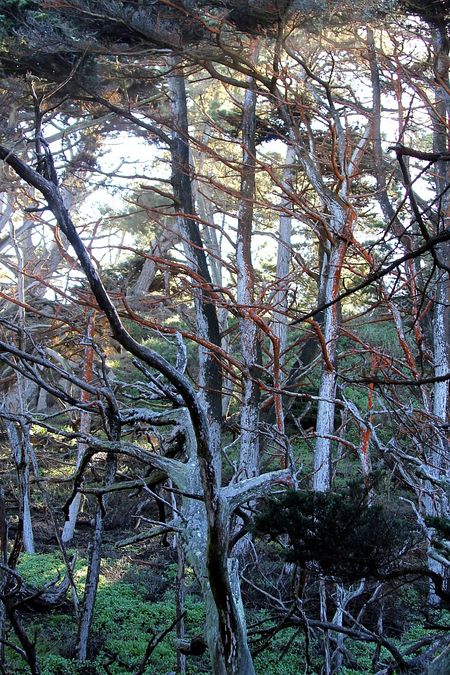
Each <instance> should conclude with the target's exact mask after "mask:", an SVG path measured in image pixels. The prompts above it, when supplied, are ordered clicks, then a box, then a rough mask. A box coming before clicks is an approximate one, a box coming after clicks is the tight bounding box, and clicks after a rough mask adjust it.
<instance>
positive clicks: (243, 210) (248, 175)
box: [236, 80, 261, 478]
mask: <svg viewBox="0 0 450 675" xmlns="http://www.w3.org/2000/svg"><path fill="white" fill-rule="evenodd" d="M250 84H251V85H252V86H251V87H249V88H248V89H246V90H245V94H244V101H243V108H242V147H243V158H242V168H241V191H240V204H239V212H238V226H237V241H236V263H237V302H238V306H239V309H240V316H241V318H240V319H239V330H240V343H241V351H242V361H243V365H244V372H243V374H242V401H241V424H240V427H241V433H240V454H239V467H238V471H239V474H240V476H241V477H244V478H250V477H252V476H256V475H257V473H258V464H259V403H260V390H259V384H258V378H259V377H260V371H259V370H258V368H257V366H258V364H259V363H260V362H261V359H260V353H259V352H260V347H259V344H258V333H259V329H258V325H257V323H256V321H255V320H254V319H253V316H252V315H253V312H256V310H255V309H253V304H254V288H255V274H254V269H253V261H252V251H251V246H252V228H253V205H254V198H255V166H256V144H255V124H256V91H255V89H254V82H253V80H250Z"/></svg>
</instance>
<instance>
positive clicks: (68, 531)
mask: <svg viewBox="0 0 450 675" xmlns="http://www.w3.org/2000/svg"><path fill="white" fill-rule="evenodd" d="M94 329H95V312H94V313H91V314H90V315H89V316H88V320H87V326H86V346H85V349H84V368H83V370H84V380H85V382H86V383H87V384H90V383H91V382H92V371H93V365H94V348H93V346H92V340H93V338H94ZM81 400H82V401H83V403H87V402H88V401H89V393H88V392H87V391H86V390H85V389H82V390H81ZM90 429H91V416H90V414H89V413H88V412H86V410H82V411H81V412H80V434H88V433H89V431H90ZM86 448H87V445H86V443H85V442H84V441H79V442H78V448H77V465H76V468H77V469H78V468H79V467H80V465H81V462H82V460H83V457H84V453H85V452H86ZM80 503H81V494H80V493H79V492H77V493H76V495H75V497H74V498H73V500H72V502H71V504H70V506H69V517H68V519H67V520H66V522H65V523H64V527H63V531H62V534H61V540H62V541H63V542H64V543H65V544H67V543H68V542H70V541H72V539H73V535H74V532H75V527H76V524H77V518H78V511H79V510H80Z"/></svg>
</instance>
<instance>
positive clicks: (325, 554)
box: [253, 483, 409, 582]
mask: <svg viewBox="0 0 450 675" xmlns="http://www.w3.org/2000/svg"><path fill="white" fill-rule="evenodd" d="M253 531H254V533H255V534H257V535H260V536H265V535H269V537H270V538H271V539H273V540H280V537H283V536H285V535H287V536H288V540H289V546H288V548H287V549H285V550H284V556H285V558H286V560H288V561H290V562H295V563H298V564H299V565H302V566H304V565H306V564H308V563H314V565H315V566H316V568H317V569H318V571H320V572H321V573H323V574H325V575H331V576H333V577H335V578H337V579H340V580H342V581H345V582H353V581H356V580H357V579H361V578H364V577H375V578H376V577H377V576H379V574H380V573H381V572H382V569H383V567H385V566H386V565H388V564H389V563H392V562H393V561H394V560H396V557H397V554H398V551H399V549H400V548H401V546H402V545H403V544H404V543H405V541H406V539H407V537H408V534H409V527H408V524H407V523H406V521H404V520H403V519H401V518H400V517H398V516H397V515H396V514H395V512H394V510H393V509H392V508H391V507H390V506H389V507H388V506H384V505H382V504H381V503H372V504H370V505H367V494H366V491H365V489H364V488H363V487H361V486H360V485H358V484H357V483H352V484H350V485H349V486H348V487H347V488H346V489H344V490H343V491H342V492H340V493H333V492H327V493H322V492H313V491H304V492H303V491H302V492H295V491H289V492H287V493H285V494H284V495H282V496H281V497H272V498H269V499H268V500H267V501H266V503H265V506H264V509H263V511H262V512H261V513H260V515H259V516H257V517H256V518H255V521H254V525H253Z"/></svg>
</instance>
